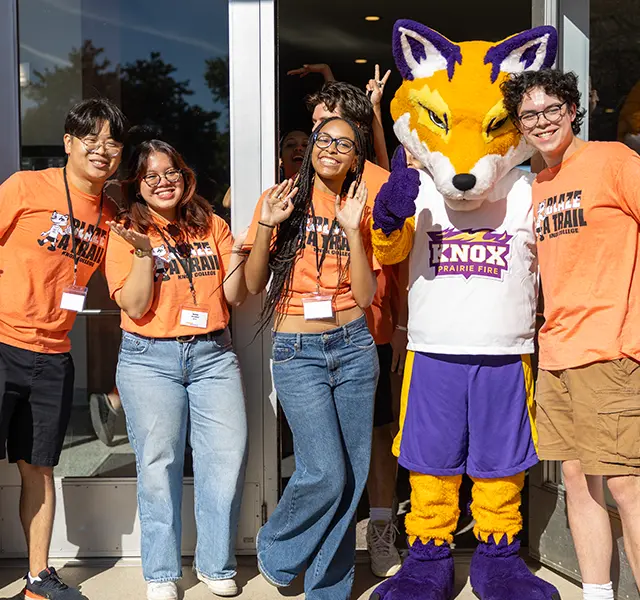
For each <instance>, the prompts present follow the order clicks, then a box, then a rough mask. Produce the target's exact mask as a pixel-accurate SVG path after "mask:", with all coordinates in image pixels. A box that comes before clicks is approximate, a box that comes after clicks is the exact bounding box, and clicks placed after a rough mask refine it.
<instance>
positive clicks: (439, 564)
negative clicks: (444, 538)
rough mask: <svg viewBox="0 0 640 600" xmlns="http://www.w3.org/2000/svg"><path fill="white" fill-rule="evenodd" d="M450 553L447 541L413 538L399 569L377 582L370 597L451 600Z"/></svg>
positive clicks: (381, 599)
mask: <svg viewBox="0 0 640 600" xmlns="http://www.w3.org/2000/svg"><path fill="white" fill-rule="evenodd" d="M453 575H454V573H453V557H452V556H451V549H450V548H449V544H443V545H442V546H436V545H435V543H434V542H433V541H431V542H429V543H428V544H426V545H425V544H423V543H422V542H421V541H420V540H416V541H415V542H414V544H413V546H411V548H410V550H409V556H408V557H407V559H406V560H405V561H404V564H403V565H402V569H400V571H398V573H397V574H396V575H395V576H394V577H392V578H391V579H387V581H385V582H384V583H383V584H381V585H379V586H378V587H377V588H376V589H375V591H374V592H373V595H372V596H371V600H450V599H451V598H453Z"/></svg>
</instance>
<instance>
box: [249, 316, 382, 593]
mask: <svg viewBox="0 0 640 600" xmlns="http://www.w3.org/2000/svg"><path fill="white" fill-rule="evenodd" d="M378 374H379V366H378V353H377V351H376V346H375V343H374V341H373V338H372V337H371V334H370V333H369V330H368V329H367V324H366V321H365V319H364V317H362V318H359V319H356V320H355V321H353V322H351V323H349V324H347V325H345V326H344V327H340V328H338V329H334V330H331V331H328V332H326V333H322V334H301V333H298V334H290V333H274V334H273V381H274V385H275V388H276V392H277V394H278V400H279V402H280V404H281V405H282V409H283V410H284V413H285V416H286V417H287V421H288V422H289V426H290V427H291V431H292V432H293V442H294V453H295V462H296V470H295V472H294V474H293V476H292V477H291V479H290V481H289V484H288V485H287V487H286V489H285V490H284V493H283V495H282V498H281V499H280V502H279V503H278V506H277V507H276V509H275V510H274V512H273V514H272V515H271V518H270V519H269V521H268V522H267V523H266V525H264V527H263V528H262V529H261V530H260V533H259V535H258V563H259V566H260V570H261V572H262V573H263V575H264V576H265V577H266V578H267V579H269V580H270V581H271V582H272V583H274V584H276V585H281V586H285V585H289V584H290V583H291V582H292V581H293V579H294V578H295V577H296V575H298V574H299V573H300V572H301V571H302V570H303V569H304V568H305V567H306V568H307V572H306V576H305V598H306V599H307V600H347V599H348V598H349V597H350V595H351V586H352V584H353V573H354V565H355V548H356V529H355V513H356V508H357V506H358V502H359V500H360V496H361V495H362V492H363V491H364V487H365V484H366V482H367V475H368V472H369V460H370V457H371V432H372V427H373V400H374V396H375V391H376V385H377V381H378Z"/></svg>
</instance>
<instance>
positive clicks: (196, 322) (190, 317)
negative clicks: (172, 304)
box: [180, 308, 209, 329]
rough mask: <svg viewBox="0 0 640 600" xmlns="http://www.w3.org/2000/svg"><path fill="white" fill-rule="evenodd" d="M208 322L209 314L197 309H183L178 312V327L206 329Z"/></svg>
mask: <svg viewBox="0 0 640 600" xmlns="http://www.w3.org/2000/svg"><path fill="white" fill-rule="evenodd" d="M208 321H209V313H208V312H207V311H206V310H201V309H197V308H183V309H182V310H181V312H180V325H185V326H186V327H197V328H198V329H206V327H207V322H208Z"/></svg>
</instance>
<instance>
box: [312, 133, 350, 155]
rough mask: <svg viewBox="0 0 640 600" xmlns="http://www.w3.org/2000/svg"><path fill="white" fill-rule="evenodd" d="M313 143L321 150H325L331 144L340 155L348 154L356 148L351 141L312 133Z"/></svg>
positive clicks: (325, 134) (326, 134)
mask: <svg viewBox="0 0 640 600" xmlns="http://www.w3.org/2000/svg"><path fill="white" fill-rule="evenodd" d="M313 143H314V144H315V145H316V146H318V148H320V149H321V150H326V149H327V148H330V147H331V144H335V145H336V150H337V151H338V152H339V153H340V154H349V152H351V151H352V150H353V149H354V148H355V147H356V144H355V142H354V141H353V140H350V139H349V138H346V137H341V138H334V137H331V136H330V135H329V134H328V133H314V134H313Z"/></svg>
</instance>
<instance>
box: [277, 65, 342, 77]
mask: <svg viewBox="0 0 640 600" xmlns="http://www.w3.org/2000/svg"><path fill="white" fill-rule="evenodd" d="M309 73H320V74H321V75H322V76H323V77H324V80H325V81H334V80H335V78H334V76H333V72H332V71H331V67H330V66H329V65H327V64H325V63H318V64H313V65H302V66H301V67H300V68H299V69H291V71H287V75H300V77H306V76H307V75H309Z"/></svg>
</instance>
